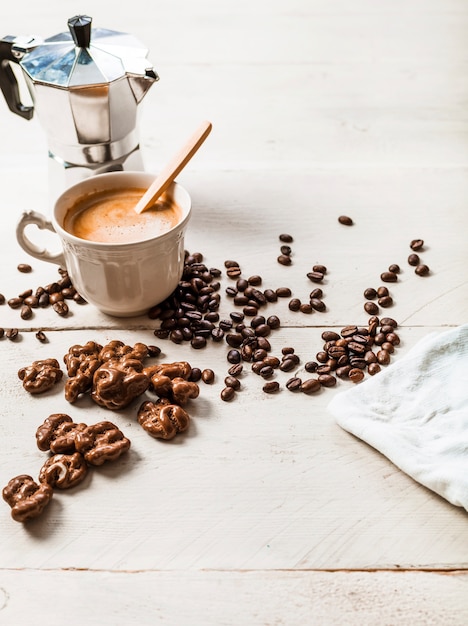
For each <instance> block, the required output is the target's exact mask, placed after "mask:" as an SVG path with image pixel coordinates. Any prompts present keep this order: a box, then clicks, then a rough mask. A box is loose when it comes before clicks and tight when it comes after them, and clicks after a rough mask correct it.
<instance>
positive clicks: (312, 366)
mask: <svg viewBox="0 0 468 626" xmlns="http://www.w3.org/2000/svg"><path fill="white" fill-rule="evenodd" d="M317 368H318V363H317V361H307V363H306V364H305V365H304V369H305V371H306V372H308V373H309V374H313V373H314V372H316V371H317Z"/></svg>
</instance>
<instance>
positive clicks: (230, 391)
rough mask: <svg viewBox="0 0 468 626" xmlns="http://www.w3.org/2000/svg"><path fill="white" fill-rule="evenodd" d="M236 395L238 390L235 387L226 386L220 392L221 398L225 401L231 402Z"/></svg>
mask: <svg viewBox="0 0 468 626" xmlns="http://www.w3.org/2000/svg"><path fill="white" fill-rule="evenodd" d="M235 395H236V390H235V389H234V387H225V388H224V389H223V390H222V391H221V394H220V396H221V400H223V401H224V402H229V401H230V400H232V399H233V398H234V396H235Z"/></svg>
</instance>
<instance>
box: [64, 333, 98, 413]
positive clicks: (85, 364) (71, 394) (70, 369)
mask: <svg viewBox="0 0 468 626" xmlns="http://www.w3.org/2000/svg"><path fill="white" fill-rule="evenodd" d="M101 350H102V346H101V345H100V344H98V343H96V342H94V341H88V343H86V344H85V345H84V346H80V345H75V346H72V347H71V348H70V349H69V350H68V353H67V354H66V355H65V356H64V357H63V360H64V362H65V365H66V366H67V373H68V376H69V379H68V380H67V382H66V383H65V399H66V400H67V401H68V402H75V401H76V400H77V399H78V397H79V396H80V395H81V394H82V393H85V392H86V391H88V390H89V389H91V386H92V384H93V375H94V372H95V371H96V370H97V369H98V367H99V366H100V365H101V360H100V358H99V353H100V351H101Z"/></svg>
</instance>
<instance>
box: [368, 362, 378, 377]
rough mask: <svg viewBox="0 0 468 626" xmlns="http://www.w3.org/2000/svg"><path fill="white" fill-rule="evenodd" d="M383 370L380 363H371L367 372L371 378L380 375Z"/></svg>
mask: <svg viewBox="0 0 468 626" xmlns="http://www.w3.org/2000/svg"><path fill="white" fill-rule="evenodd" d="M380 370H381V367H380V365H379V364H378V363H369V365H368V367H367V371H368V373H369V374H370V375H371V376H374V375H375V374H378V373H379V372H380Z"/></svg>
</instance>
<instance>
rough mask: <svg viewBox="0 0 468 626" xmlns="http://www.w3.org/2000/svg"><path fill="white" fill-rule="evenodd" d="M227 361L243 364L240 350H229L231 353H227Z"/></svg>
mask: <svg viewBox="0 0 468 626" xmlns="http://www.w3.org/2000/svg"><path fill="white" fill-rule="evenodd" d="M226 358H227V360H228V361H229V363H232V364H234V363H240V362H241V360H242V359H241V353H240V352H239V350H229V352H228V353H227V357H226Z"/></svg>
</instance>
